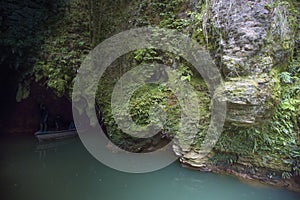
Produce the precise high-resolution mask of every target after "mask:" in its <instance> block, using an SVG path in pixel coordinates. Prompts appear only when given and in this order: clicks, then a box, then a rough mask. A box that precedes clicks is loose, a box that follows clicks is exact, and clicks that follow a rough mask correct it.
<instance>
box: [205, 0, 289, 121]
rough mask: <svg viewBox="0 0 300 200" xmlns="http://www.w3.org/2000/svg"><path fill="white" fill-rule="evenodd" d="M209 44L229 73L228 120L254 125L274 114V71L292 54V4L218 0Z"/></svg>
mask: <svg viewBox="0 0 300 200" xmlns="http://www.w3.org/2000/svg"><path fill="white" fill-rule="evenodd" d="M209 13H210V21H209V24H207V26H208V27H209V30H210V40H211V41H210V42H211V43H214V48H215V52H214V53H215V58H216V59H217V60H218V61H219V63H220V68H221V71H222V73H223V75H224V77H225V80H226V83H225V92H224V93H225V96H226V98H227V101H228V118H227V121H228V122H231V124H232V125H234V126H254V125H256V124H257V123H258V122H261V121H262V120H265V119H268V118H269V117H270V116H271V115H270V112H271V111H272V106H270V104H271V105H273V103H271V102H272V101H274V99H272V94H273V91H272V90H273V88H274V83H275V82H276V80H275V79H274V77H273V75H274V74H273V73H272V71H273V70H274V69H275V68H279V67H280V65H284V63H285V62H286V61H287V58H288V57H289V56H290V55H291V53H292V52H291V49H292V48H291V47H292V46H293V45H294V44H293V37H294V30H293V22H292V20H291V19H290V17H291V16H292V14H291V5H289V3H287V2H280V1H273V0H254V1H250V0H248V1H245V0H228V1H225V0H213V1H212V2H211V3H210V5H209Z"/></svg>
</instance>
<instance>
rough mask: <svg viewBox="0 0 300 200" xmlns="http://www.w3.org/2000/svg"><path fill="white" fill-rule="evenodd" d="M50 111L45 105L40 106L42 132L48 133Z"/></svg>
mask: <svg viewBox="0 0 300 200" xmlns="http://www.w3.org/2000/svg"><path fill="white" fill-rule="evenodd" d="M47 121H48V109H47V108H46V106H45V104H41V105H40V131H42V132H44V131H47V128H48V126H47Z"/></svg>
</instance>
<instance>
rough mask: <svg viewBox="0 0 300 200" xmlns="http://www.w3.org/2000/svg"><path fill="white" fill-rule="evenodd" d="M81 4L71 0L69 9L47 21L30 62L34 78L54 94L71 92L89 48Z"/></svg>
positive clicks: (69, 94) (86, 23) (85, 21)
mask: <svg viewBox="0 0 300 200" xmlns="http://www.w3.org/2000/svg"><path fill="white" fill-rule="evenodd" d="M82 8H85V4H84V3H82V2H81V1H74V2H73V3H71V4H70V7H69V13H68V14H67V15H65V16H64V17H63V18H62V19H60V20H59V21H57V22H54V23H53V24H51V26H50V27H49V31H50V32H49V34H48V35H47V37H46V40H45V43H44V44H43V45H42V47H41V52H40V54H39V55H38V60H37V62H36V63H35V65H34V75H35V80H36V81H37V82H39V83H41V84H43V85H47V86H48V87H49V88H51V89H52V90H53V91H54V92H55V93H56V95H57V96H63V95H66V96H67V97H70V96H71V91H72V85H73V79H74V77H75V76H76V73H77V69H78V68H79V67H80V65H81V63H82V61H83V59H84V58H85V56H86V54H87V53H88V52H89V50H90V49H91V47H90V42H89V32H88V17H87V10H84V9H82ZM86 9H87V8H86ZM79 11H81V12H79ZM70 24H71V26H70Z"/></svg>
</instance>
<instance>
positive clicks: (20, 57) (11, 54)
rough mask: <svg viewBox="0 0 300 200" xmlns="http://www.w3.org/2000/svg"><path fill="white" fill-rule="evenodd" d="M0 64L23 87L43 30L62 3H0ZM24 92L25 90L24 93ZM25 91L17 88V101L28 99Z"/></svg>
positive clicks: (28, 75) (62, 1)
mask: <svg viewBox="0 0 300 200" xmlns="http://www.w3.org/2000/svg"><path fill="white" fill-rule="evenodd" d="M0 7H1V18H0V19H1V20H0V21H1V39H0V46H1V50H0V52H1V58H0V64H1V65H3V66H7V67H10V68H11V69H13V70H14V71H15V72H16V81H17V82H19V83H20V84H22V83H24V82H25V81H24V80H26V79H28V77H30V76H31V75H32V64H33V63H34V61H35V59H36V58H35V52H36V51H38V50H39V47H40V45H41V44H42V42H43V40H44V35H45V34H46V32H47V30H45V29H46V28H45V27H44V26H45V24H46V23H48V21H49V19H53V16H54V15H56V16H58V15H60V14H61V13H62V12H63V10H64V8H65V2H64V0H58V1H51V2H50V1H47V0H35V1H33V0H28V1H13V0H7V1H1V2H0ZM24 88H26V89H24ZM28 90H29V88H28V87H27V86H26V85H25V86H19V90H18V93H17V100H18V101H19V100H21V99H23V98H25V97H26V96H28V92H29V91H28Z"/></svg>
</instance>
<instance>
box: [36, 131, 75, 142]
mask: <svg viewBox="0 0 300 200" xmlns="http://www.w3.org/2000/svg"><path fill="white" fill-rule="evenodd" d="M34 135H35V137H36V138H37V139H38V140H39V141H40V142H42V141H46V140H61V139H65V138H70V137H75V136H77V135H78V134H77V131H76V129H70V130H61V131H38V132H36V133H34Z"/></svg>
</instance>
